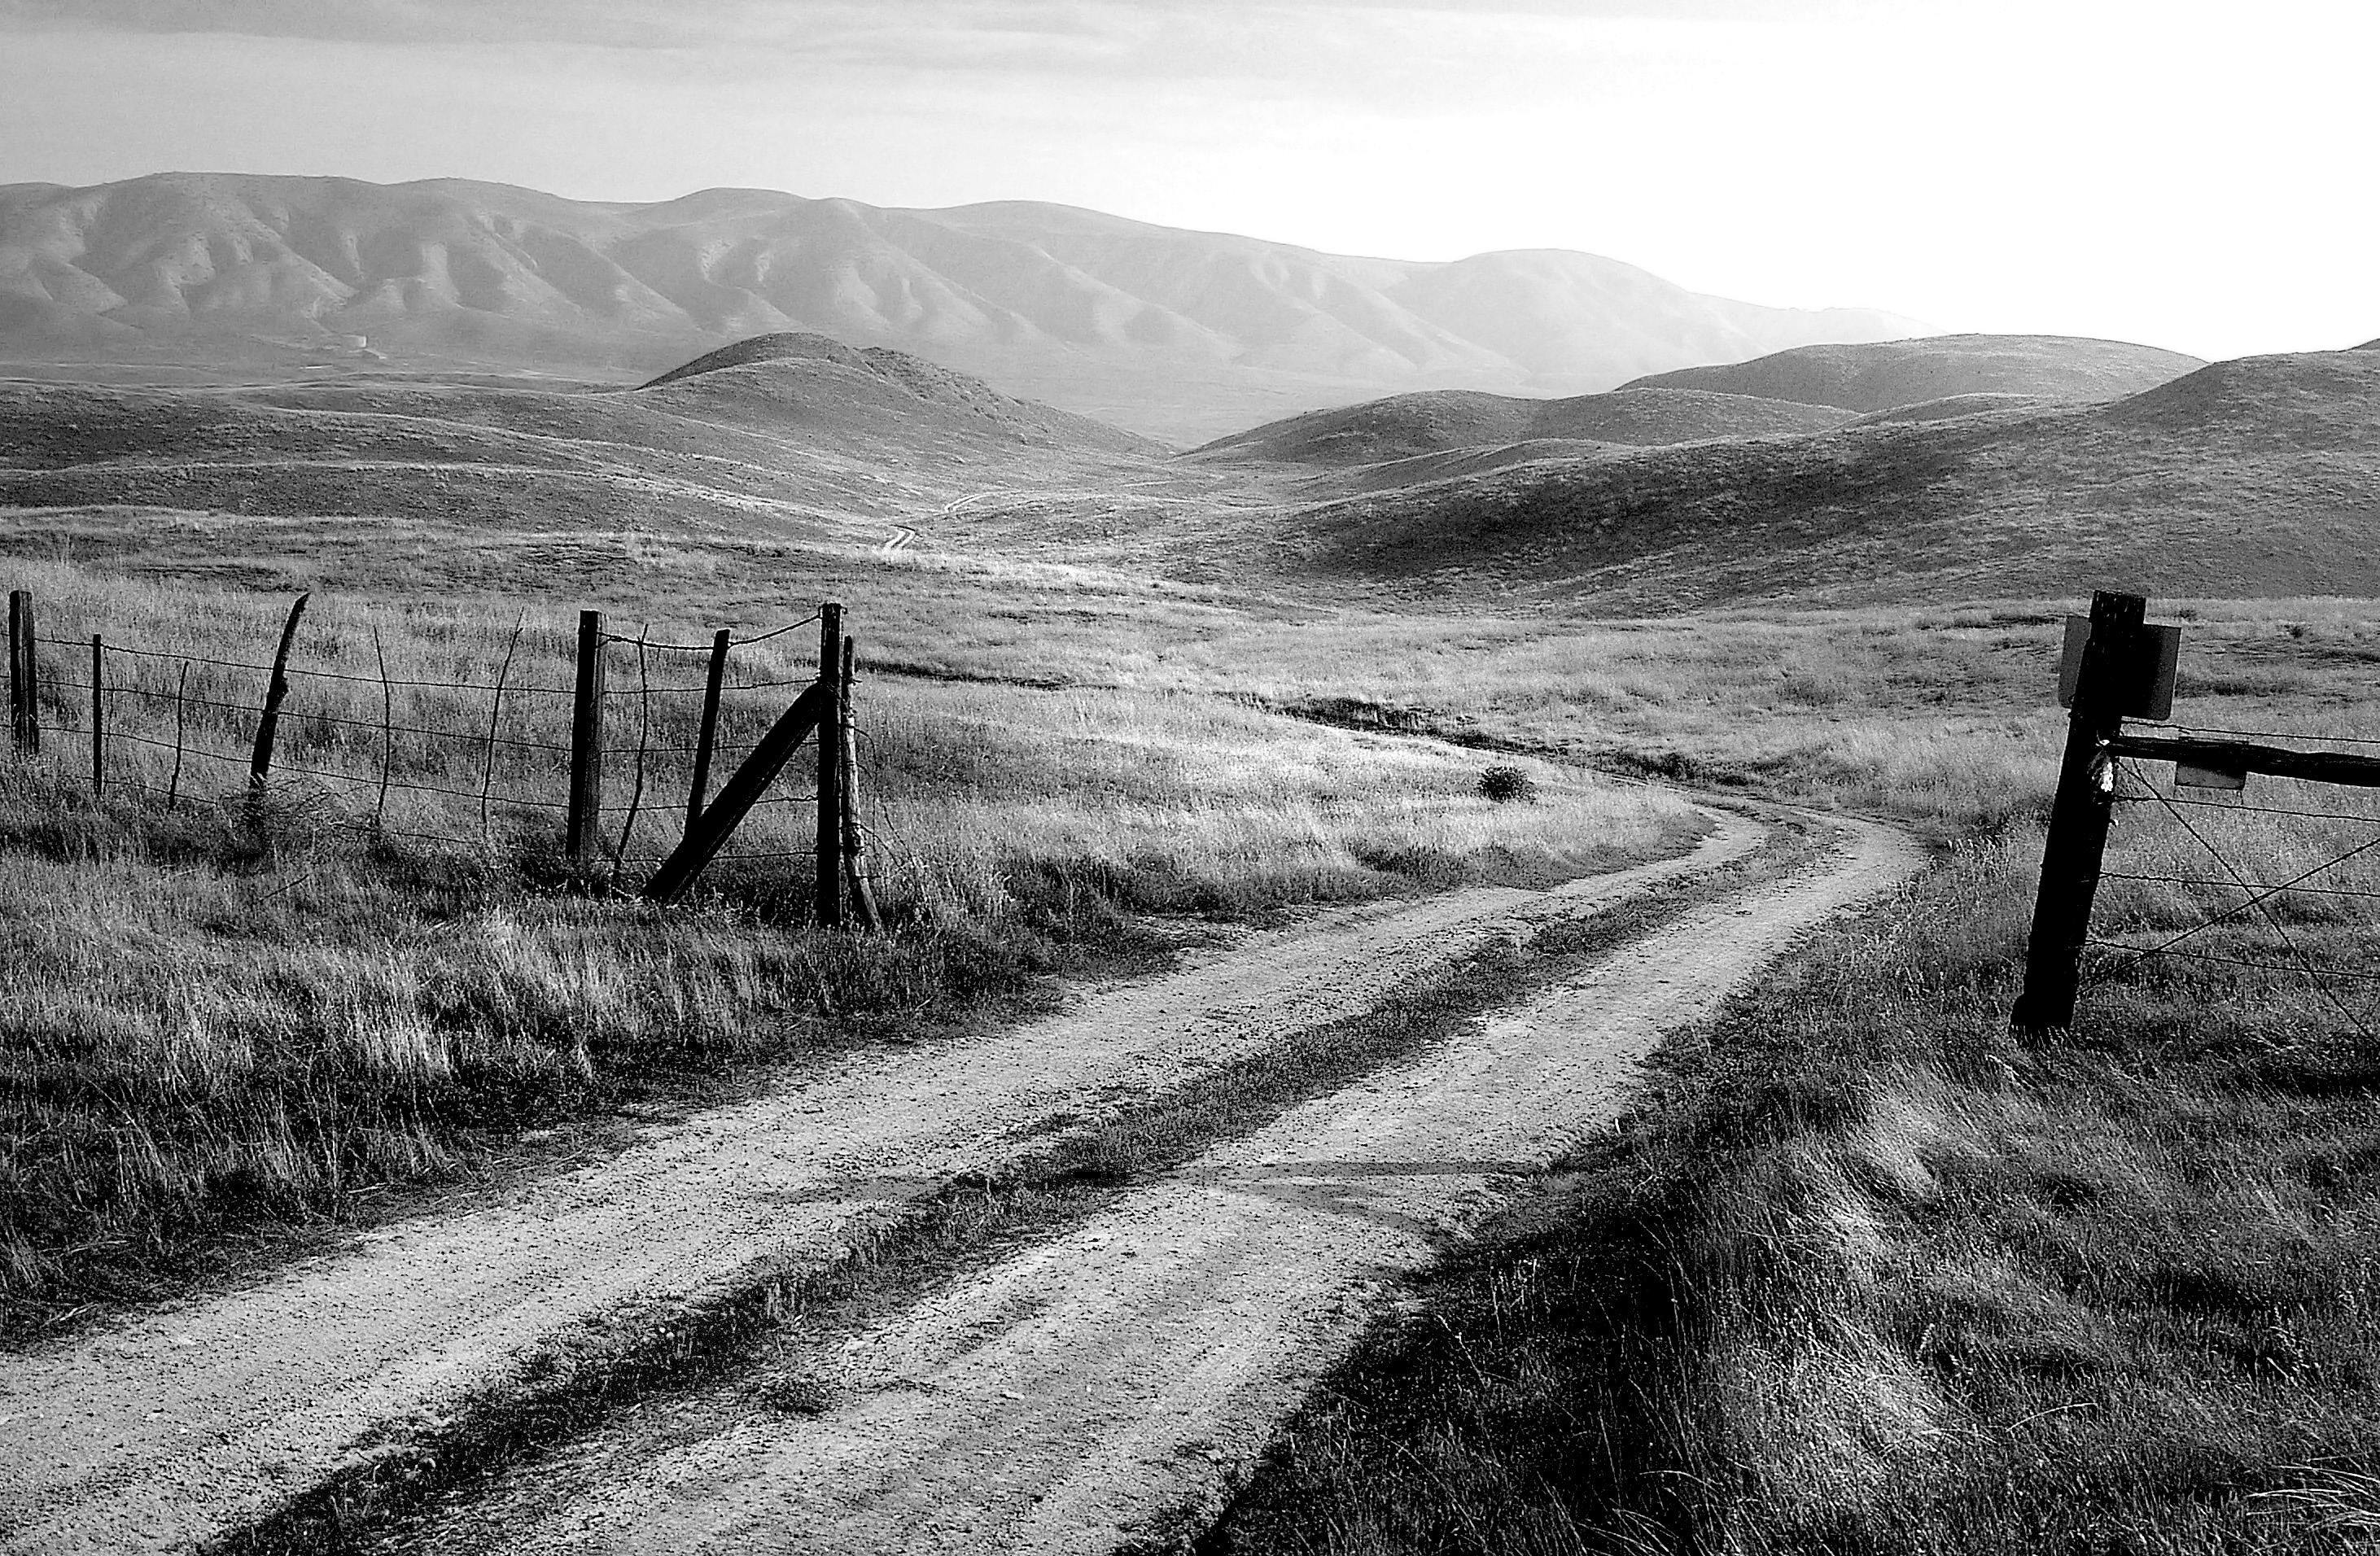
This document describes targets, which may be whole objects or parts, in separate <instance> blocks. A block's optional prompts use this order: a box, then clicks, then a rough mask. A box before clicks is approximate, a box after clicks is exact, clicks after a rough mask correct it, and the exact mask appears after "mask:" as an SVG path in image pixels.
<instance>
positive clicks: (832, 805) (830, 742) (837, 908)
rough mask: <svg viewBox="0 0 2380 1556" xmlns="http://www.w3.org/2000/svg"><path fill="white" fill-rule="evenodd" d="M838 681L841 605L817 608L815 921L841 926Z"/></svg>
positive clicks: (841, 769)
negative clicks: (821, 711)
mask: <svg viewBox="0 0 2380 1556" xmlns="http://www.w3.org/2000/svg"><path fill="white" fill-rule="evenodd" d="M842 680H843V606H842V604H841V603H840V602H836V601H832V600H830V601H828V602H826V603H825V604H823V605H820V607H819V678H818V684H819V685H820V687H823V688H825V691H826V695H827V698H828V699H829V700H828V708H827V716H826V718H825V719H824V720H823V721H821V723H820V726H819V743H818V891H817V900H818V921H819V923H820V925H821V926H823V927H825V928H827V929H836V928H839V927H841V925H842V923H843V730H842V728H841V723H840V721H841V713H840V711H839V709H838V693H837V687H839V686H840V685H841V683H842Z"/></svg>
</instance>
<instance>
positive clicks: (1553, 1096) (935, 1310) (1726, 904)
mask: <svg viewBox="0 0 2380 1556" xmlns="http://www.w3.org/2000/svg"><path fill="white" fill-rule="evenodd" d="M1916 864H1918V854H1916V849H1913V847H1912V845H1909V843H1906V840H1904V837H1901V835H1897V833H1892V831H1885V828H1871V825H1856V823H1854V825H1847V828H1844V847H1842V852H1840V854H1838V857H1833V859H1828V861H1826V864H1823V866H1818V869H1814V870H1809V873H1804V876H1799V878H1792V881H1785V882H1773V885H1761V887H1747V890H1743V893H1737V894H1732V897H1723V899H1720V902H1716V904H1711V906H1706V909H1702V911H1694V914H1693V916H1687V918H1685V920H1681V923H1676V926H1673V928H1666V930H1658V932H1654V935H1649V938H1645V940H1637V942H1633V944H1628V947H1625V949H1621V952H1619V954H1614V956H1611V959H1609V961H1604V964H1602V966H1599V968H1597V971H1595V973H1590V976H1585V978H1580V980H1575V982H1569V985H1561V988H1557V990H1552V992H1547V994H1542V997H1537V999H1533V1002H1528V1004H1525V1006H1521V1009H1512V1011H1507V1014H1501V1015H1495V1018H1490V1021H1485V1023H1480V1026H1478V1027H1475V1030H1474V1033H1471V1035H1468V1038H1463V1039H1457V1042H1451V1044H1447V1047H1442V1050H1438V1052H1433V1054H1428V1056H1426V1059H1421V1061H1416V1064H1412V1066H1406V1068H1402V1071H1390V1073H1383V1076H1376V1077H1371V1080H1366V1083H1361V1085H1356V1088H1350V1089H1347V1092H1340V1094H1333V1097H1321V1100H1314V1101H1306V1104H1302V1106H1297V1109H1293V1111H1290V1113H1285V1116H1282V1118H1278V1121H1276V1123H1273V1125H1271V1128H1266V1130H1261V1133H1257V1135H1252V1137H1247V1139H1238V1142H1231V1145H1223V1147H1219V1149H1214V1151H1209V1154H1204V1156H1202V1159H1197V1161H1195V1163H1190V1166H1187V1168H1183V1171H1178V1173H1171V1175H1166V1178H1164V1180H1160V1183H1152V1185H1147V1187H1142V1189H1137V1192H1133V1195H1131V1197H1125V1199H1123V1201H1121V1204H1116V1206H1114V1209H1111V1211H1109V1213H1102V1216H1098V1218H1095V1221H1090V1223H1087V1225H1083V1228H1078V1230H1075V1233H1071V1234H1063V1237H1059V1240H1052V1242H1045V1245H1038V1246H1033V1249H1028V1251H1021V1254H1016V1257H1012V1258H1007V1261H1004V1263H1000V1266H995V1268H992V1270H988V1273H985V1275H980V1278H974V1280H964V1282H959V1284H957V1287H954V1290H947V1292H942V1295H941V1296H935V1299H930V1301H926V1304H921V1307H918V1308H914V1311H909V1313H905V1316H902V1319H897V1320H892V1323H885V1325H883V1328H876V1330H871V1332H864V1335H859V1337H856V1340H855V1342H850V1349H847V1352H843V1354H840V1356H826V1358H811V1361H809V1363H805V1366H807V1370H809V1378H811V1380H823V1382H826V1394H828V1396H831V1402H833V1404H831V1406H828V1408H826V1411H823V1414H819V1416H788V1414H781V1411H766V1408H759V1406H755V1404H752V1392H749V1387H735V1390H722V1392H719V1394H716V1396H710V1399H695V1402H681V1404H676V1406H671V1408H664V1411H657V1414H637V1418H636V1420H633V1423H631V1425H625V1428H614V1432H612V1437H609V1440H607V1441H604V1444H600V1447H598V1449H595V1452H583V1453H578V1456H574V1461H571V1464H569V1465H559V1475H562V1480H557V1465H540V1470H538V1477H536V1480H538V1485H536V1487H533V1491H530V1494H526V1497H521V1499H519V1501H514V1503H509V1506H507V1503H503V1501H500V1503H495V1506H483V1509H479V1511H476V1513H474V1518H471V1527H457V1530H452V1532H450V1535H447V1537H445V1544H441V1547H438V1549H474V1551H486V1549H504V1551H536V1553H565V1551H566V1553H590V1551H619V1553H628V1551H640V1553H648V1551H821V1553H823V1551H833V1553H838V1556H864V1553H876V1551H883V1553H892V1551H1052V1553H1057V1551H1069V1553H1071V1551H1107V1549H1114V1547H1119V1544H1128V1542H1131V1539H1135V1537H1137V1539H1145V1537H1149V1535H1152V1532H1161V1526H1171V1523H1181V1520H1193V1523H1195V1520H1199V1518H1202V1515H1207V1513H1211V1511H1214V1509H1216V1506H1219V1503H1220V1499H1223V1494H1226V1482H1228V1477H1231V1475H1233V1473H1235V1470H1243V1468H1245V1465H1247V1464H1249V1461H1252V1458H1255V1456H1257V1452H1259V1449H1261V1447H1264V1441H1266V1435H1269V1432H1271V1428H1273V1425H1276V1423H1278V1420H1281V1418H1282V1416H1288V1411H1290V1408H1294V1406H1297V1402H1299V1399H1302V1396H1305V1394H1306V1390H1309V1387H1311V1382H1314V1378H1317V1375H1318V1373H1321V1370H1323V1368H1328V1366H1330V1363H1333V1361H1335V1358H1338V1356H1342V1354H1344V1349H1347V1346H1350V1344H1352V1342H1354V1337H1356V1335H1359V1332H1361V1328H1364V1325H1366V1320H1368V1316H1371V1313H1373V1311H1376V1299H1378V1295H1380V1287H1383V1282H1385V1280H1390V1278H1395V1275H1400V1273H1406V1270H1416V1268H1421V1266H1426V1263H1428V1261H1430V1258H1433V1257H1435V1251H1438V1246H1439V1245H1442V1240H1445V1237H1447V1234H1454V1233H1462V1230H1463V1228H1466V1225H1471V1223H1474V1221H1478V1216H1480V1213H1483V1211H1485V1209H1490V1206H1495V1204H1497V1201H1500V1197H1501V1192H1504V1189H1507V1187H1509V1185H1512V1180H1513V1178H1516V1175H1521V1173H1533V1171H1542V1168H1545V1166H1547V1163H1549V1161H1552V1159H1554V1156H1559V1154H1561V1151H1563V1149H1566V1147H1571V1145H1573V1142H1575V1139H1580V1137H1583V1135H1585V1133H1587V1130H1595V1128H1602V1125H1604V1123H1607V1121H1609V1116H1611V1111H1614V1109H1616V1106H1619V1100H1621V1097H1623V1092H1625V1088H1628V1076H1631V1071H1633V1066H1635V1064H1637V1061H1640V1059H1642V1056H1645V1054H1647V1052H1649V1050H1652V1047H1654V1044H1657V1042H1658V1038H1661V1033H1664V1030H1669V1027H1676V1026H1681V1023H1690V1021H1697V1018H1704V1015H1709V1014H1711V1011H1714V1009H1716V1006H1718V1002H1720V999H1723V997H1726V994H1728V992H1732V990H1735V988H1740V985H1743V980H1747V978H1749V976H1755V973H1756V971H1759V968H1761V966H1766V964H1768V961H1771V959H1773V956H1776V954H1778V952H1780V949H1785V944H1788V942H1790V940H1792V938H1794V935H1799V932H1802V930H1806V928H1809V926H1814V923H1815V920H1821V918H1823V916H1828V914H1833V911H1838V909H1844V906H1852V904H1856V902H1859V899H1864V897H1871V894H1876V893H1883V890H1888V887H1889V885H1894V882H1900V881H1904V878H1906V876H1912V873H1913V870H1916ZM491 1532H500V1535H497V1537H495V1539H497V1544H491Z"/></svg>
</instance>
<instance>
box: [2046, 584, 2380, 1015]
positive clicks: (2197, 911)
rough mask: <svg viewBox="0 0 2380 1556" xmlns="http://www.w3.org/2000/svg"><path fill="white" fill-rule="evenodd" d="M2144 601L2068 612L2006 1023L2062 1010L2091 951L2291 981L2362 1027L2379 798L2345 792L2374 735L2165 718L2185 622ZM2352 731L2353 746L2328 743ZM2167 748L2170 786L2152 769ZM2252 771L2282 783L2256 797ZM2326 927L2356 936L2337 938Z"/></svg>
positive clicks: (2378, 1004)
mask: <svg viewBox="0 0 2380 1556" xmlns="http://www.w3.org/2000/svg"><path fill="white" fill-rule="evenodd" d="M2146 605H2147V601H2146V600H2145V598H2144V597H2142V596H2139V595H2131V594H2123V593H2119V592H2110V591H2104V590H2103V591H2101V592H2100V593H2099V594H2097V595H2095V597H2094V599H2093V602H2092V614H2091V616H2090V618H2089V619H2088V620H2087V621H2084V620H2082V619H2080V618H2076V619H2074V620H2071V621H2070V623H2069V629H2068V642H2067V649H2068V655H2067V665H2066V667H2065V668H2064V669H2063V670H2062V671H2061V681H2062V689H2061V699H2062V700H2066V701H2067V702H2068V704H2069V706H2070V708H2071V709H2072V710H2073V711H2072V716H2071V718H2070V723H2069V727H2068V737H2067V747H2066V754H2065V757H2064V760H2063V762H2062V764H2061V768H2060V772H2059V778H2058V796H2057V801H2056V804H2055V806H2054V807H2053V809H2052V813H2051V817H2050V823H2049V833H2048V836H2047V838H2046V843H2045V846H2044V852H2043V862H2042V874H2041V884H2040V891H2039V895H2038V897H2037V899H2036V902H2035V905H2034V924H2033V932H2032V936H2031V940H2030V943H2029V946H2028V950H2027V960H2026V977H2025V993H2024V995H2023V997H2022V999H2020V1001H2019V1002H2018V1005H2017V1009H2016V1011H2015V1013H2014V1014H2013V1015H2012V1017H2011V1019H2012V1021H2013V1024H2014V1025H2015V1026H2016V1027H2018V1028H2019V1030H2020V1031H2027V1030H2039V1029H2042V1028H2045V1027H2064V1026H2066V1025H2068V1024H2069V1023H2070V1020H2071V1018H2072V1015H2073V1009H2074V992H2075V990H2076V987H2077V983H2078V980H2079V978H2080V970H2081V966H2082V961H2083V955H2084V954H2085V953H2086V952H2088V953H2090V954H2093V955H2095V956H2096V957H2101V958H2106V959H2107V962H2108V963H2112V964H2113V965H2115V966H2131V965H2136V964H2139V963H2143V962H2149V961H2162V960H2170V961H2176V962H2194V963H2200V964H2205V965H2209V966H2227V967H2236V968H2241V969H2252V970H2254V971H2258V972H2262V973H2265V974H2266V975H2269V976H2270V977H2272V978H2275V979H2285V980H2289V981H2291V982H2295V983H2297V984H2299V985H2300V986H2301V987H2302V988H2303V989H2304V990H2306V991H2308V992H2309V993H2310V994H2311V995H2312V997H2313V998H2314V999H2315V1000H2317V1001H2318V1002H2320V1003H2322V1004H2323V1005H2325V1006H2326V1007H2327V1008H2328V1009H2329V1010H2330V1011H2332V1012H2335V1013H2336V1015H2338V1017H2339V1018H2341V1019H2342V1020H2343V1021H2344V1022H2345V1023H2346V1025H2347V1026H2348V1027H2351V1028H2352V1029H2353V1031H2354V1032H2355V1034H2356V1035H2357V1036H2358V1037H2359V1038H2360V1039H2364V1040H2369V1039H2372V1037H2373V1036H2374V1028H2375V1027H2380V966H2374V964H2372V963H2371V962H2370V961H2369V960H2368V959H2365V958H2364V957H2362V954H2361V952H2362V942H2364V941H2365V940H2366V939H2367V938H2368V935H2369V933H2370V931H2371V930H2372V929H2373V928H2374V926H2375V925H2380V908H2376V907H2374V906H2372V905H2375V904H2380V808H2375V807H2374V806H2373V804H2372V803H2371V801H2370V800H2368V799H2364V800H2361V801H2357V802H2350V800H2349V799H2348V797H2347V796H2350V795H2369V794H2370V793H2371V791H2373V790H2374V789H2380V756H2374V755H2373V754H2370V753H2371V752H2372V751H2373V750H2374V749H2375V748H2380V738H2373V737H2368V736H2362V735H2341V734H2335V733H2330V734H2324V735H2307V734H2305V733H2303V732H2301V731H2289V730H2279V729H2251V728H2240V727H2236V726H2232V725H2214V724H2204V723H2193V722H2192V721H2190V720H2188V719H2186V718H2182V719H2177V718H2175V717H2174V716H2173V713H2172V708H2171V703H2172V687H2173V683H2174V672H2175V665H2176V663H2177V659H2178V654H2179V649H2180V630H2179V628H2176V627H2172V626H2150V625H2148V624H2146V622H2145V620H2144V612H2145V608H2146ZM2127 721H2133V722H2137V723H2146V724H2149V725H2152V726H2154V727H2152V728H2148V729H2133V730H2128V729H2127V728H2126V723H2127ZM2347 747H2354V748H2363V749H2362V751H2360V752H2359V751H2350V750H2343V749H2338V748H2347ZM2163 763H2170V764H2172V765H2171V767H2170V769H2169V771H2170V772H2171V774H2172V780H2173V781H2172V784H2171V786H2170V790H2169V791H2168V789H2166V788H2161V787H2160V786H2159V785H2158V784H2157V782H2156V778H2157V776H2158V766H2157V764H2163ZM2251 774H2258V775H2261V776H2262V777H2263V779H2264V780H2265V782H2266V783H2268V784H2271V783H2277V784H2282V785H2285V786H2284V787H2282V788H2281V789H2280V791H2279V793H2278V794H2277V795H2276V794H2273V793H2272V792H2270V791H2269V790H2262V791H2259V793H2258V796H2257V798H2256V799H2253V800H2252V799H2251V798H2250V797H2249V790H2248V779H2249V776H2250V775H2251ZM2274 801H2278V803H2274ZM2119 821H2127V823H2128V824H2126V825H2124V826H2122V827H2121V828H2120V829H2118V827H2117V823H2118V822H2119ZM2143 823H2148V824H2143ZM2111 831H2116V832H2118V833H2119V843H2118V847H2117V858H2116V860H2115V863H2114V865H2113V867H2112V868H2111V867H2110V865H2109V863H2108V861H2107V851H2108V847H2109V838H2110V833H2111ZM2103 883H2113V884H2116V885H2118V886H2119V887H2121V888H2124V889H2125V893H2126V894H2125V895H2124V896H2123V897H2122V898H2121V899H2120V901H2119V908H2120V914H2119V918H2120V924H2119V927H2118V928H2117V929H2116V930H2114V932H2107V930H2105V929H2103V927H2102V926H2101V924H2099V923H2098V922H2095V919H2094V916H2093V908H2094V905H2095V901H2096V898H2097V893H2098V891H2099V888H2100V886H2101V885H2102V884H2103ZM2332 930H2342V931H2344V932H2345V934H2346V935H2347V937H2348V939H2349V941H2350V944H2351V945H2352V946H2353V947H2354V951H2353V952H2351V953H2350V954H2347V955H2344V956H2342V955H2341V954H2338V945H2337V943H2336V936H2334V935H2332V934H2331V933H2330V931H2332Z"/></svg>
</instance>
